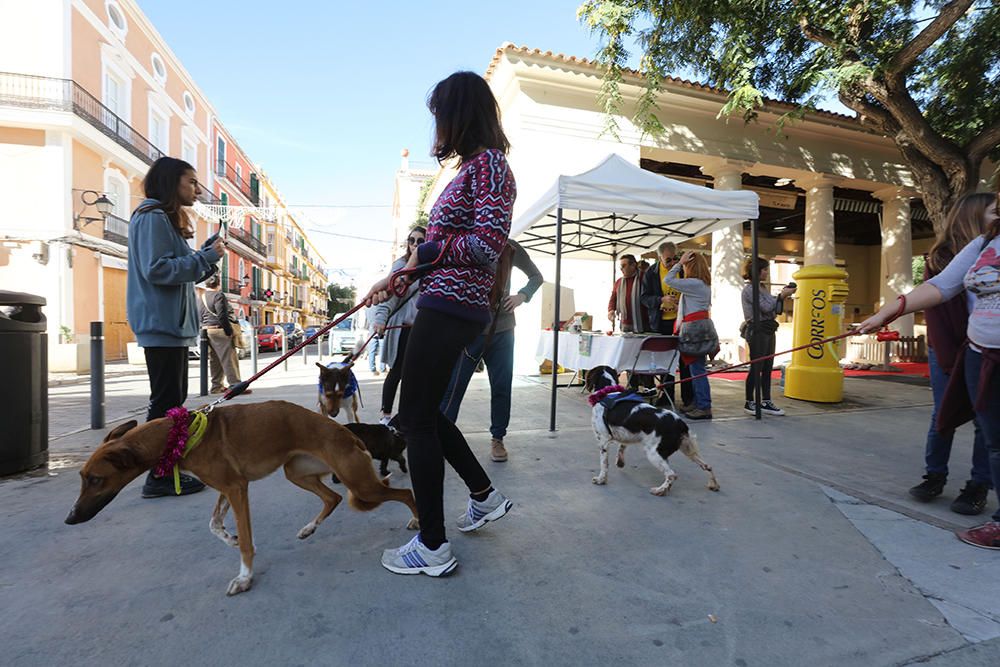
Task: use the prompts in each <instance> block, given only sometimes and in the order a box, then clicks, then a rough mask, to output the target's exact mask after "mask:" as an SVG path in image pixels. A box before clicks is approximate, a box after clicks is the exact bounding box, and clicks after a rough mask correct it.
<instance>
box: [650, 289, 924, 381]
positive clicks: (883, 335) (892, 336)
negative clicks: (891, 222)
mask: <svg viewBox="0 0 1000 667" xmlns="http://www.w3.org/2000/svg"><path fill="white" fill-rule="evenodd" d="M905 309H906V299H905V298H904V297H902V296H901V297H899V309H898V310H897V311H896V314H895V315H893V316H892V317H891V318H890V319H889V320H888V321H886V322H885V324H883V325H882V330H881V331H879V332H877V333H876V334H875V339H876V340H877V341H878V342H880V343H882V342H885V341H896V340H899V332H898V331H890V330H889V329H888V326H889V324H891V323H892V322H894V321H896V320H897V319H899V318H900V317H901V316H902V314H903V311H904V310H905ZM861 335H864V334H862V333H861V332H860V331H847V332H844V333H842V334H839V335H836V336H831V337H830V338H824V339H822V340H817V341H811V342H809V343H807V344H805V345H799V346H798V347H793V348H792V349H790V350H784V351H782V352H775V353H774V354H768V355H765V356H763V357H757V358H756V359H751V360H749V361H743V362H740V363H738V364H730V365H728V366H723V367H722V368H715V369H713V370H710V371H708V372H705V373H701V374H699V375H692V376H691V377H686V378H682V379H680V380H675V381H674V382H673V384H675V385H678V384H683V383H685V382H691V381H692V380H700V379H701V378H705V377H708V376H709V375H716V374H718V373H728V372H729V371H731V370H733V369H734V368H742V367H743V366H750V365H751V364H756V363H760V362H762V361H768V360H769V359H774V358H775V357H780V356H782V355H784V354H791V353H792V352H798V351H800V350H806V349H809V348H811V347H819V346H821V345H828V344H830V343H833V342H835V341H838V340H841V339H842V338H848V337H850V336H861ZM667 386H668V385H666V384H660V383H657V388H659V389H662V388H664V387H667Z"/></svg>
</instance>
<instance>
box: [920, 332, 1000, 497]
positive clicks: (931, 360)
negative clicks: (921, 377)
mask: <svg viewBox="0 0 1000 667" xmlns="http://www.w3.org/2000/svg"><path fill="white" fill-rule="evenodd" d="M927 357H928V359H927V361H928V365H929V366H930V371H931V392H932V393H933V394H934V410H933V411H932V412H931V425H930V429H928V431H927V445H926V447H925V450H924V463H925V464H926V466H927V472H929V473H931V472H933V473H940V474H942V475H947V474H948V459H949V457H951V442H952V440H953V439H954V437H955V431H954V430H950V431H938V430H937V429H936V428H935V426H936V424H937V415H938V409H939V408H940V406H941V399H942V398H944V390H945V389H946V388H947V387H948V379H949V377H950V375H949V374H948V372H947V371H946V370H945V369H943V368H941V366H940V365H939V364H938V361H937V355H935V354H934V348H930V349H929V350H928V352H927ZM973 425H974V426H975V429H976V435H975V439H974V440H973V441H972V472H971V473H969V474H970V477H969V478H970V479H971V480H972V481H974V482H978V483H979V484H985V485H986V486H989V487H992V486H993V478H992V476H991V474H990V457H989V454H988V453H987V451H986V439H985V438H984V436H983V430H982V429H981V428H980V427H979V419H978V418H976V419H975V420H973Z"/></svg>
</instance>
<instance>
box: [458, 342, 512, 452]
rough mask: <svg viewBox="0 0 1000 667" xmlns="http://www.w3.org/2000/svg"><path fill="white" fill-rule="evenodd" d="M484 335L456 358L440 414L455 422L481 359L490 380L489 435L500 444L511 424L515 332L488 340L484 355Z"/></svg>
mask: <svg viewBox="0 0 1000 667" xmlns="http://www.w3.org/2000/svg"><path fill="white" fill-rule="evenodd" d="M485 342H486V334H480V335H479V337H478V338H476V340H475V341H473V343H472V345H469V346H468V347H466V348H465V351H464V352H463V353H462V355H461V357H459V360H458V364H456V365H455V371H454V372H453V373H452V374H451V382H450V383H449V384H448V389H447V391H445V393H444V398H443V399H441V412H443V413H444V416H445V417H447V418H448V419H450V420H451V421H452V422H457V421H458V409H459V408H460V407H462V399H463V398H464V397H465V390H466V389H468V387H469V380H471V379H472V374H473V373H475V372H476V365H477V363H478V361H479V358H480V357H482V359H483V361H484V362H486V371H487V372H488V373H489V376H490V435H492V436H493V437H494V438H498V439H500V440H503V437H504V436H505V435H507V425H508V424H510V391H511V383H512V382H513V379H514V330H513V329H510V330H509V331H497V332H495V333H494V334H493V337H492V338H490V344H489V347H487V348H486V354H485V355H484V354H483V344H484V343H485Z"/></svg>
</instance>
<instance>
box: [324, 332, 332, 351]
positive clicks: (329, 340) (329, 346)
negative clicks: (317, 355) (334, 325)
mask: <svg viewBox="0 0 1000 667" xmlns="http://www.w3.org/2000/svg"><path fill="white" fill-rule="evenodd" d="M326 349H327V351H328V352H329V353H330V356H331V357H332V356H333V332H332V331H331V332H330V333H329V334H327V338H326Z"/></svg>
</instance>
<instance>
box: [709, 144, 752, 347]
mask: <svg viewBox="0 0 1000 667" xmlns="http://www.w3.org/2000/svg"><path fill="white" fill-rule="evenodd" d="M749 167H750V165H748V164H746V163H743V162H737V161H734V160H725V159H722V160H717V161H714V162H712V163H710V164H708V165H707V166H704V167H701V171H702V173H703V174H706V175H708V176H711V177H712V178H713V179H714V180H715V189H716V190H740V189H742V188H743V172H744V171H746V170H747V169H749ZM743 261H744V252H743V224H742V223H740V224H737V225H733V226H732V227H727V228H726V229H720V230H719V231H716V232H712V322H713V323H714V324H715V328H716V331H717V332H718V334H719V345H720V351H719V354H718V357H717V358H718V359H720V360H722V361H724V362H726V363H730V364H731V363H738V362H739V360H740V359H739V357H740V348H741V347H742V345H743V340H742V339H741V338H740V324H742V323H743V302H742V293H743Z"/></svg>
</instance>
